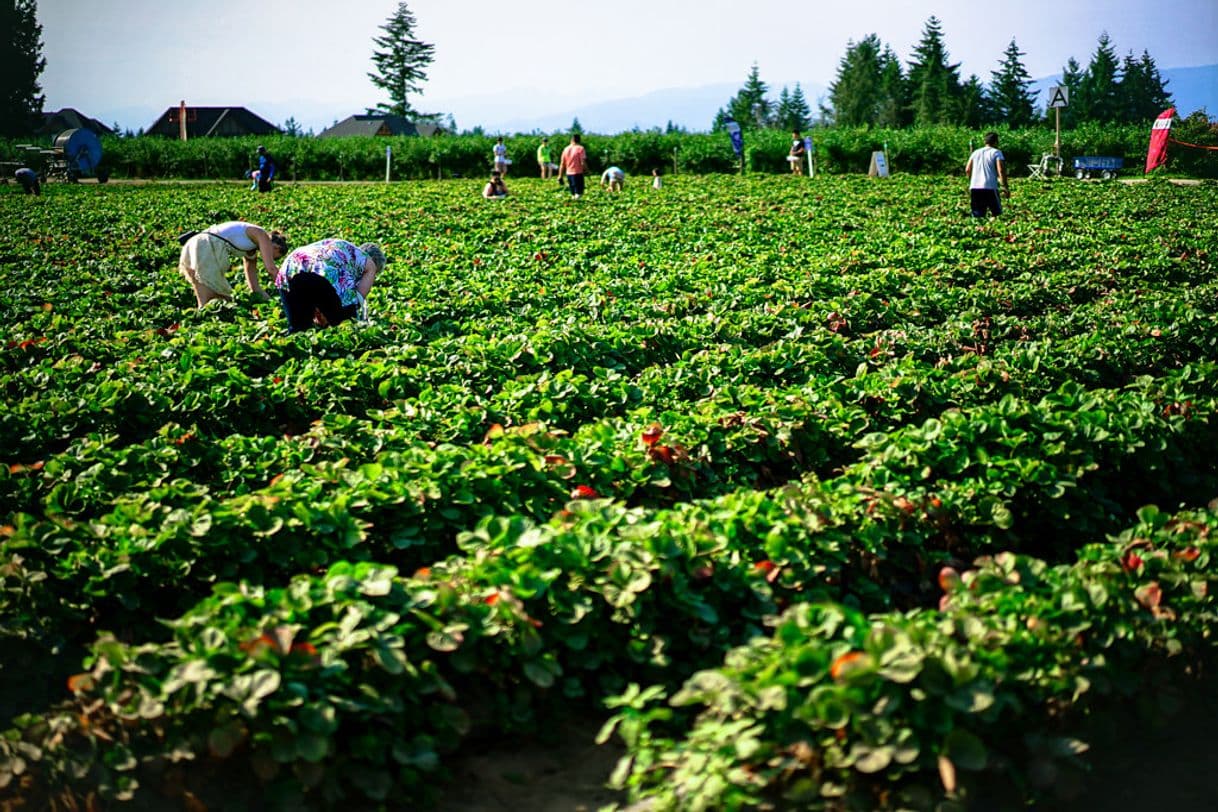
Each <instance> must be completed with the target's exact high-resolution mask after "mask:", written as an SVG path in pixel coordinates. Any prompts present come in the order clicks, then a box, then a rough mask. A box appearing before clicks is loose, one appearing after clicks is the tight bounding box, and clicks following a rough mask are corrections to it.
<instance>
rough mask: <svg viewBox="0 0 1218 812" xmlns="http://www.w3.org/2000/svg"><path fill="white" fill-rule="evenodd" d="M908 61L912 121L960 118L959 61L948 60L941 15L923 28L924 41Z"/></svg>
mask: <svg viewBox="0 0 1218 812" xmlns="http://www.w3.org/2000/svg"><path fill="white" fill-rule="evenodd" d="M913 56H914V58H913V61H912V62H910V63H909V74H908V76H909V79H908V84H909V109H910V116H911V118H912V120H913V123H914V124H915V125H917V126H921V125H924V124H952V123H956V122H957V121H958V120H959V118H960V96H961V93H960V65H959V63H957V64H955V65H952V64H949V63H948V61H947V48H946V47H945V46H944V44H943V30H942V28H941V27H940V22H939V18H938V17H931V18H930V19H929V20H927V21H926V27H925V28H924V29H922V41H921V42H919V43H918V45H917V47H915V48H914V53H913Z"/></svg>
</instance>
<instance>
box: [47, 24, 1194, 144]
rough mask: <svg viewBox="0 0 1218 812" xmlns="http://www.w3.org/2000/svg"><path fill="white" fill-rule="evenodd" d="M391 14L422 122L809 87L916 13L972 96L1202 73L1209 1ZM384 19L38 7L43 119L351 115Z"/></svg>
mask: <svg viewBox="0 0 1218 812" xmlns="http://www.w3.org/2000/svg"><path fill="white" fill-rule="evenodd" d="M409 6H410V8H411V10H412V11H413V12H414V14H415V17H416V18H417V20H418V30H417V33H418V34H419V36H420V37H421V38H422V39H424V40H425V41H428V42H433V43H435V45H436V52H435V54H436V59H435V62H434V64H433V65H432V67H431V71H430V77H429V80H428V82H427V85H426V91H425V94H424V95H423V97H422V98H420V99H415V100H414V101H413V103H414V106H415V107H416V108H418V109H422V110H432V109H437V110H444V109H446V108H445V102H446V101H452V100H456V99H463V98H464V99H467V100H468V99H469V97H490V96H492V95H497V96H499V97H501V98H503V97H510V98H511V99H512V100H513V104H514V105H515V106H517V107H519V108H520V109H519V111H518V112H519V113H521V114H531V113H543V112H547V111H549V110H553V109H558V108H562V107H564V106H569V104H568V103H569V102H571V101H573V100H579V99H584V100H588V101H596V100H603V99H610V98H615V97H625V96H635V95H640V94H643V93H646V92H648V91H651V90H659V89H664V88H674V87H687V86H696V85H706V84H713V83H718V82H740V81H742V80H743V79H744V77H745V76H746V74H747V73H748V70H749V67H750V66H751V64H752V63H753V62H754V61H756V62H757V63H758V64H759V66H760V69H761V77H762V79H763V80H766V81H768V82H770V83H771V84H775V83H785V82H793V81H796V80H798V81H803V82H805V83H810V84H811V83H817V84H822V85H827V84H828V83H829V82H830V81H832V79H833V76H834V73H835V71H836V68H837V65H838V62H839V61H840V59H841V57H842V54H843V53H844V51H845V48H846V43H847V41H848V40H850V39H854V40H858V39H860V38H862V37H864V36H866V35H867V34H869V33H873V32H874V33H876V34H878V35H879V37H880V39H881V40H883V41H884V42H886V43H888V44H891V45H892V46H893V48H894V49H895V50H896V51H897V53H898V55H899V56H900V57H901V59H902V60H903V61H904V60H907V59H908V57H909V54H910V51H911V50H912V48H913V46H914V45H915V44H916V43H917V41H918V39H919V37H920V34H921V31H922V28H923V25H924V24H925V21H926V19H927V18H928V17H929V16H930V15H932V14H934V15H936V16H938V17H939V19H940V20H941V21H942V26H943V32H944V39H945V42H946V44H947V47H948V50H949V53H950V57H951V59H952V60H953V61H956V62H960V63H962V64H961V68H960V70H961V74H962V76H965V77H966V76H967V75H968V74H970V73H976V74H978V75H979V76H980V77H981V78H982V80H983V81H987V82H988V81H989V79H990V71H992V70H994V69H995V68H996V66H997V64H998V62H999V60H1000V59H1001V58H1002V52H1003V50H1004V49H1005V48H1006V46H1007V43H1008V42H1010V40H1011V38H1012V37H1015V39H1016V41H1017V42H1018V44H1019V47H1020V49H1021V50H1023V51H1025V52H1026V54H1027V55H1026V56H1025V57H1024V64H1025V65H1026V66H1027V68H1028V70H1029V72H1030V73H1031V74H1032V76H1034V77H1042V76H1047V75H1052V74H1056V73H1058V72H1059V71H1060V69H1061V66H1062V65H1063V64H1064V63H1065V61H1066V59H1067V58H1068V57H1070V56H1074V57H1075V58H1076V59H1078V60H1079V62H1081V63H1082V64H1083V65H1084V66H1085V65H1086V63H1087V61H1088V59H1089V58H1090V56H1091V54H1092V52H1093V51H1094V50H1095V44H1096V38H1097V37H1098V36H1099V34H1100V32H1101V31H1105V30H1106V31H1107V32H1108V34H1109V36H1110V37H1111V38H1112V41H1113V44H1114V45H1115V47H1116V50H1117V53H1118V54H1120V55H1124V53H1125V52H1126V51H1128V50H1131V49H1132V50H1134V51H1135V52H1136V53H1139V54H1140V53H1141V51H1142V50H1143V49H1147V50H1149V51H1150V53H1151V55H1152V56H1153V57H1154V58H1155V61H1156V62H1157V63H1158V65H1159V67H1160V68H1170V67H1186V66H1192V65H1205V64H1214V63H1218V0H1022V2H1016V1H1014V0H1008V2H997V1H989V2H981V0H969V2H965V1H964V0H940V2H937V3H925V4H923V3H908V2H903V1H901V0H864V1H863V2H850V1H849V0H846V2H840V0H839V1H838V2H832V1H831V2H803V3H793V2H790V1H789V0H730V1H729V0H615V1H614V2H606V0H601V1H600V2H595V3H593V2H584V0H558V1H557V2H540V3H539V2H524V3H511V2H491V1H490V0H412V2H410V3H409ZM396 7H397V2H396V0H345V2H327V0H39V2H38V17H39V20H40V21H41V23H42V26H43V34H42V35H43V43H44V55H45V56H46V59H47V68H46V71H45V72H44V73H43V75H42V80H41V81H42V88H43V92H44V93H45V95H46V105H47V109H58V108H59V107H63V106H73V107H78V108H80V109H81V110H83V111H84V112H86V113H89V114H91V115H96V116H99V117H101V118H104V119H105V120H107V121H109V120H110V118H108V117H107V115H106V113H107V111H111V114H112V115H114V116H117V115H118V114H117V113H116V112H114V111H119V110H122V109H125V108H141V107H148V108H155V109H158V110H163V109H164V108H166V107H168V106H170V105H172V104H176V103H177V101H178V100H179V99H182V98H184V99H186V100H187V103H188V104H198V105H208V104H245V105H248V106H251V107H253V108H254V109H255V110H257V107H256V105H257V104H258V103H259V102H266V101H270V100H275V101H277V102H296V101H300V102H301V103H308V104H314V105H322V106H330V107H334V106H336V105H337V106H339V107H349V108H350V112H361V111H362V109H363V108H365V107H368V106H373V105H375V104H376V103H377V102H378V101H381V100H383V99H384V97H383V95H382V94H381V93H380V92H379V91H378V90H377V89H376V88H375V87H373V85H372V84H371V82H370V81H369V80H368V78H367V75H366V74H367V73H368V71H369V70H371V62H370V56H371V53H372V49H373V46H372V43H371V38H372V37H373V36H376V35H378V34H379V33H380V32H379V30H378V28H379V26H380V25H382V24H383V23H384V22H385V20H386V19H387V18H388V16H389V15H390V14H391V13H392V12H393V11H394V9H395V8H396ZM539 18H543V19H544V25H543V24H542V23H541V22H540V21H539ZM488 101H489V99H488ZM464 106H465V107H466V108H468V107H469V105H468V104H466V105H464ZM122 123H124V124H125V125H130V124H142V122H122ZM458 123H459V124H461V125H472V124H474V123H477V122H473V121H459V122H458Z"/></svg>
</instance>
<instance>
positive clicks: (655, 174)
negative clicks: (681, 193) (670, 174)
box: [651, 169, 664, 189]
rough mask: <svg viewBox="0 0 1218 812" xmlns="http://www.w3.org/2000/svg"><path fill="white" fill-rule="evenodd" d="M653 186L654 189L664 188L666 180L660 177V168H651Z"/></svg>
mask: <svg viewBox="0 0 1218 812" xmlns="http://www.w3.org/2000/svg"><path fill="white" fill-rule="evenodd" d="M651 188H652V189H662V188H664V181H663V180H661V179H660V170H658V169H653V170H651Z"/></svg>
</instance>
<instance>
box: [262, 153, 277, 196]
mask: <svg viewBox="0 0 1218 812" xmlns="http://www.w3.org/2000/svg"><path fill="white" fill-rule="evenodd" d="M274 177H275V159H274V158H272V157H271V153H269V152H267V151H266V147H263V146H259V147H258V191H259V192H269V191H271V180H272V179H274Z"/></svg>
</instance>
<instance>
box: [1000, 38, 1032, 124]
mask: <svg viewBox="0 0 1218 812" xmlns="http://www.w3.org/2000/svg"><path fill="white" fill-rule="evenodd" d="M1022 56H1024V52H1023V51H1021V50H1019V46H1018V45H1016V44H1015V40H1014V38H1012V39H1011V44H1010V45H1008V46H1007V49H1006V51H1005V52H1004V54H1003V59H1002V62H1001V63H1000V64H999V66H998V70H996V71H994V72H993V73H991V74H990V76H991V82H990V92H989V99H990V107H991V113H992V116H993V120H994V121H995V122H997V123H1000V124H1006V125H1007V126H1008V127H1012V128H1014V127H1026V126H1028V125H1029V124H1031V123H1032V122H1033V120H1035V115H1036V110H1035V100H1034V98H1033V95H1032V91H1031V87H1032V77H1031V76H1030V75H1029V74H1028V69H1027V68H1025V67H1024V65H1023V60H1022V59H1021V57H1022Z"/></svg>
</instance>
